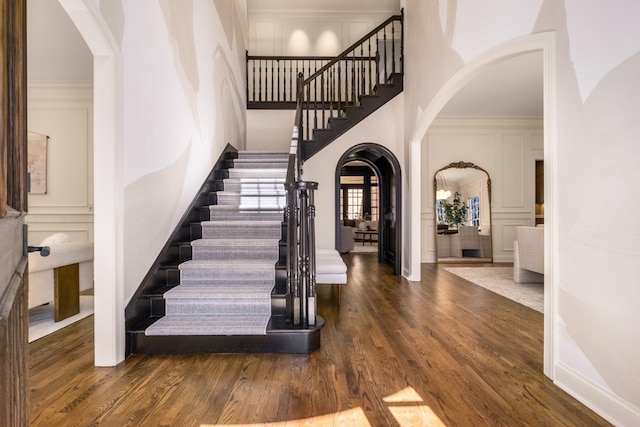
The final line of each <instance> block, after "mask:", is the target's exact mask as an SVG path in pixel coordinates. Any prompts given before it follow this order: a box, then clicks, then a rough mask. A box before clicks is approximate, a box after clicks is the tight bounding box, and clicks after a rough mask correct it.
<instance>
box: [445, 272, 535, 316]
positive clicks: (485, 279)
mask: <svg viewBox="0 0 640 427" xmlns="http://www.w3.org/2000/svg"><path fill="white" fill-rule="evenodd" d="M445 270H447V271H448V272H450V273H453V274H455V275H456V276H459V277H462V278H463V279H465V280H468V281H469V282H471V283H473V284H475V285H478V286H482V287H483V288H485V289H488V290H490V291H491V292H494V293H496V294H498V295H502V296H503V297H505V298H509V299H510V300H513V301H515V302H517V303H520V304H522V305H524V306H527V307H529V308H532V309H534V310H536V311H539V312H540V313H543V309H544V284H543V283H515V282H514V281H513V267H448V268H445Z"/></svg>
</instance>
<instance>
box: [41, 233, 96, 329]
mask: <svg viewBox="0 0 640 427" xmlns="http://www.w3.org/2000/svg"><path fill="white" fill-rule="evenodd" d="M40 245H41V246H48V247H49V248H50V249H51V254H50V255H49V256H46V257H43V256H40V254H39V253H37V252H34V253H30V254H29V308H33V307H37V306H39V305H43V304H48V303H50V302H54V304H55V309H54V313H55V316H54V317H55V321H56V322H58V321H60V320H64V319H65V318H67V317H70V316H72V315H74V314H77V313H78V312H80V299H79V298H80V296H79V293H80V292H81V291H84V290H87V289H91V288H92V287H93V241H80V242H72V241H69V238H68V236H66V235H64V234H57V235H53V236H50V237H49V238H47V239H45V240H44V241H43V242H42V243H41V244H40Z"/></svg>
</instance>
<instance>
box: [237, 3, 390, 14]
mask: <svg viewBox="0 0 640 427" xmlns="http://www.w3.org/2000/svg"><path fill="white" fill-rule="evenodd" d="M247 8H248V10H249V11H257V10H293V11H296V10H299V11H303V10H304V11H311V10H314V11H347V10H368V11H390V12H398V11H400V0H247Z"/></svg>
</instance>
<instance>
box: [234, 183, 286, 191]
mask: <svg viewBox="0 0 640 427" xmlns="http://www.w3.org/2000/svg"><path fill="white" fill-rule="evenodd" d="M224 191H228V192H234V193H242V192H245V193H257V192H263V193H264V192H283V191H284V184H283V183H282V182H270V183H269V182H238V181H230V182H225V184H224Z"/></svg>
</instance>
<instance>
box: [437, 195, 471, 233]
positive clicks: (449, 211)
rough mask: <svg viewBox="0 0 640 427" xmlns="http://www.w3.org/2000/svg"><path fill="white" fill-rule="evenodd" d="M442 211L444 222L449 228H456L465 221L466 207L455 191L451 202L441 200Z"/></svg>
mask: <svg viewBox="0 0 640 427" xmlns="http://www.w3.org/2000/svg"><path fill="white" fill-rule="evenodd" d="M440 204H441V205H442V211H443V213H444V215H443V216H444V222H446V223H447V224H449V227H453V228H458V226H459V225H460V224H462V223H463V222H465V221H466V220H467V205H466V204H465V203H464V202H463V201H462V199H461V198H460V193H458V192H457V191H456V192H455V193H454V195H453V201H452V202H450V201H448V200H441V201H440Z"/></svg>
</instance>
